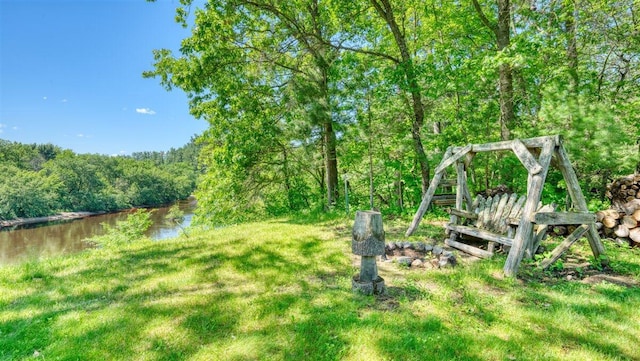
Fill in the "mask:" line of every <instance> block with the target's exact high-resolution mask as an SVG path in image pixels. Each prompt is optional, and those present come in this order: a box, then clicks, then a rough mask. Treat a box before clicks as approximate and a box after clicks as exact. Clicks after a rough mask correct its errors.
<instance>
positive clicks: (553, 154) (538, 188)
mask: <svg viewBox="0 0 640 361" xmlns="http://www.w3.org/2000/svg"><path fill="white" fill-rule="evenodd" d="M509 150H511V151H513V153H514V154H515V155H516V157H517V158H518V159H519V160H520V162H521V163H522V165H523V166H524V167H525V169H526V170H527V173H528V177H527V195H526V197H527V198H526V201H525V204H524V206H523V209H522V213H521V216H520V220H519V222H518V227H517V230H516V232H515V236H514V237H513V239H512V240H511V248H510V250H509V254H508V256H507V260H506V262H505V265H504V268H503V271H504V273H505V275H507V276H514V275H515V274H516V273H517V272H518V267H519V265H520V262H521V261H522V258H523V257H524V255H525V252H526V251H527V250H531V249H532V247H533V244H534V243H535V242H536V240H535V232H534V231H533V227H534V225H535V224H546V225H555V224H576V225H579V226H578V227H577V228H576V230H575V231H574V232H573V233H572V234H571V235H569V236H568V237H567V238H566V239H565V241H564V242H562V243H561V244H560V245H558V246H557V247H556V248H555V249H554V250H553V251H552V252H551V255H550V256H549V257H548V258H547V259H545V260H543V261H542V262H541V264H540V266H541V267H543V268H546V267H548V266H549V265H551V264H552V263H553V262H555V261H556V260H557V259H558V258H560V256H561V255H562V254H563V253H564V252H566V251H567V250H568V249H569V247H571V245H573V243H575V242H576V241H577V240H578V239H580V238H581V237H582V236H583V235H584V236H586V238H587V239H588V241H589V245H590V247H591V251H592V252H593V256H594V258H595V259H596V260H598V261H599V262H600V263H601V264H602V265H606V264H608V263H609V260H608V258H607V256H606V253H605V249H604V246H603V244H602V241H601V240H600V236H599V235H598V231H597V229H596V225H595V215H594V214H593V213H589V210H588V209H587V203H586V200H585V198H584V195H583V194H582V190H581V189H580V185H579V183H578V178H577V176H576V173H575V171H574V169H573V166H572V165H571V162H570V161H569V156H568V154H567V152H566V150H565V148H564V146H563V144H562V137H561V136H559V135H555V136H545V137H537V138H529V139H515V140H510V141H503V142H496V143H485V144H470V145H467V146H464V147H449V148H447V150H446V152H445V154H444V157H443V159H442V161H441V162H440V164H439V165H438V167H437V168H436V169H435V174H434V176H433V178H432V179H431V182H430V184H429V188H428V189H427V192H426V193H425V194H424V197H423V198H422V202H421V203H420V207H419V208H418V211H417V212H416V214H415V216H414V217H413V221H412V222H411V225H410V226H409V229H407V232H406V233H405V235H406V236H407V237H408V236H410V235H411V234H413V233H414V232H415V231H416V229H417V228H418V225H419V224H420V221H421V220H422V217H423V216H424V214H425V212H426V211H427V208H428V207H429V204H430V203H431V201H432V199H433V195H434V193H435V190H436V188H437V187H438V185H439V183H440V181H441V180H442V177H443V175H444V173H445V170H446V169H447V168H448V167H450V166H452V165H454V164H455V169H456V173H457V186H456V204H455V210H454V212H452V214H451V220H450V224H456V223H457V221H458V217H459V215H457V214H460V213H461V212H472V202H473V200H472V198H471V194H470V192H469V186H468V184H467V173H466V168H467V166H468V165H469V164H470V163H471V161H472V160H473V158H474V156H475V155H476V154H477V153H481V152H495V151H509ZM552 159H553V160H554V162H553V165H554V166H555V167H556V168H558V169H559V170H560V172H561V173H562V175H563V177H564V180H565V182H566V185H567V192H568V193H569V196H570V197H571V200H572V202H573V205H574V207H575V208H576V211H575V212H545V211H540V212H538V211H536V210H537V208H538V203H539V202H540V199H541V196H542V188H543V186H544V182H545V180H546V177H547V173H548V171H549V166H550V165H551V164H552ZM452 232H455V230H454V231H452ZM534 251H535V250H534Z"/></svg>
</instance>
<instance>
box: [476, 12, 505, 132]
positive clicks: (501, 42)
mask: <svg viewBox="0 0 640 361" xmlns="http://www.w3.org/2000/svg"><path fill="white" fill-rule="evenodd" d="M473 7H474V8H475V9H476V12H477V13H478V16H479V17H480V20H481V21H482V23H483V24H484V25H485V26H486V27H487V28H488V29H489V30H491V31H492V32H493V34H494V35H495V37H496V45H497V47H498V51H499V52H500V51H503V50H505V49H506V48H508V47H509V44H510V35H511V34H510V28H509V25H510V24H511V4H510V2H509V0H498V21H497V22H496V23H494V22H492V21H491V20H489V18H487V16H486V15H485V13H484V11H483V10H482V7H481V6H480V3H479V2H478V0H473ZM498 72H499V81H498V87H499V90H500V138H501V139H502V140H508V139H510V138H511V131H510V130H509V127H510V126H511V124H512V123H513V121H514V119H515V112H514V109H513V108H514V105H513V71H512V69H511V65H510V64H509V63H502V64H500V66H499V67H498Z"/></svg>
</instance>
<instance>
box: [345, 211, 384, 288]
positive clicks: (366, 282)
mask: <svg viewBox="0 0 640 361" xmlns="http://www.w3.org/2000/svg"><path fill="white" fill-rule="evenodd" d="M351 250H352V252H353V253H354V254H357V255H359V256H361V261H360V274H358V275H355V276H353V280H352V282H351V285H352V288H353V290H354V291H359V292H361V293H364V294H366V295H371V294H382V293H384V292H385V291H386V287H385V285H384V279H382V277H380V276H378V266H377V265H376V256H379V255H383V254H384V229H383V227H382V215H381V214H380V212H375V211H357V212H356V220H355V222H354V224H353V238H352V240H351Z"/></svg>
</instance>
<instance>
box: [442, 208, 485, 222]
mask: <svg viewBox="0 0 640 361" xmlns="http://www.w3.org/2000/svg"><path fill="white" fill-rule="evenodd" d="M447 213H449V214H453V215H456V216H458V217H463V218H466V219H471V220H476V219H478V215H477V214H475V213H473V212H467V211H463V210H462V209H456V208H449V209H447Z"/></svg>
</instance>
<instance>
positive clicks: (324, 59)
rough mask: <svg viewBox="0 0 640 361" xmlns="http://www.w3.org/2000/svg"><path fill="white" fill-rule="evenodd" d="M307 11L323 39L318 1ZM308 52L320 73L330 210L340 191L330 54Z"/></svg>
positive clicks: (322, 46) (324, 48) (315, 50)
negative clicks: (330, 79) (330, 82)
mask: <svg viewBox="0 0 640 361" xmlns="http://www.w3.org/2000/svg"><path fill="white" fill-rule="evenodd" d="M309 10H310V12H311V19H312V21H313V28H314V33H315V36H316V37H317V38H318V39H323V38H324V34H323V33H322V28H321V26H320V7H319V4H318V0H314V1H313V3H312V6H311V7H310V8H309ZM311 48H312V49H311ZM309 50H311V52H312V54H313V56H314V60H315V63H316V67H317V68H318V71H319V73H320V79H319V81H318V86H319V89H320V99H319V102H320V104H319V105H320V107H319V111H320V112H321V113H322V114H321V117H322V121H321V122H322V138H323V143H324V162H325V175H326V182H327V207H329V208H331V207H332V206H334V205H335V204H336V202H337V200H338V195H339V189H340V188H339V185H338V155H337V152H336V133H335V131H334V130H333V116H332V114H331V99H330V96H329V67H330V66H331V65H330V62H331V58H330V56H331V54H330V52H329V49H328V46H327V45H325V44H318V47H317V48H315V47H312V46H311V47H310V49H309Z"/></svg>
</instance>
